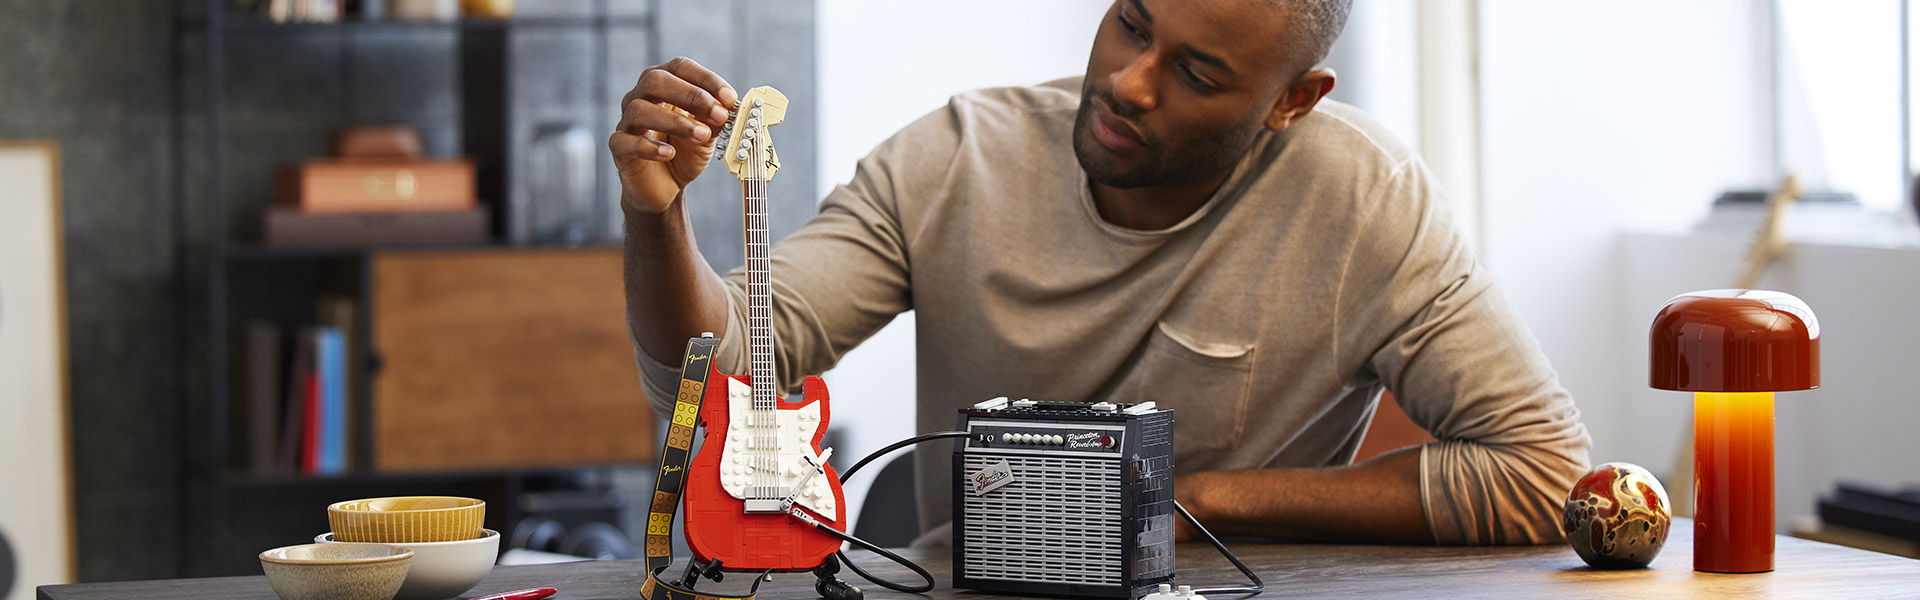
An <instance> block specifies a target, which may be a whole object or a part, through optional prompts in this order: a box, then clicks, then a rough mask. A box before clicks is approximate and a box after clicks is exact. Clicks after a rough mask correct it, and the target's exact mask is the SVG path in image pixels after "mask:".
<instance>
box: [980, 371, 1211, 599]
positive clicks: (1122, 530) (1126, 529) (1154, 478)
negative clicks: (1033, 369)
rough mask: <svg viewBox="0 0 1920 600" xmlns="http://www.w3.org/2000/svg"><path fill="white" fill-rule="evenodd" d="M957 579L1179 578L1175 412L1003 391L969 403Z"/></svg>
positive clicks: (1052, 582) (1121, 584) (1085, 592)
mask: <svg viewBox="0 0 1920 600" xmlns="http://www.w3.org/2000/svg"><path fill="white" fill-rule="evenodd" d="M960 429H961V430H962V431H966V432H968V433H972V434H974V435H973V436H971V437H969V438H967V439H966V440H965V441H963V442H961V443H959V444H957V445H956V448H955V450H954V453H953V474H954V482H953V513H954V515H953V528H954V529H953V578H954V580H953V585H954V587H956V588H969V589H974V590H981V591H989V592H1000V593H1007V594H1016V595H1030V594H1045V595H1057V596H1081V597H1089V598H1139V597H1142V596H1146V595H1147V594H1148V593H1150V592H1152V591H1154V589H1155V588H1157V587H1158V584H1161V583H1166V582H1169V581H1171V580H1172V579H1173V576H1174V572H1173V536H1174V519H1175V518H1176V517H1175V516H1174V504H1173V411H1172V410H1169V409H1160V408H1155V407H1154V405H1153V403H1152V402H1145V403H1141V404H1114V403H1108V402H1093V403H1084V402H1040V401H1034V400H1016V401H1011V402H1009V401H1008V400H1007V399H1006V398H994V399H992V400H988V401H986V402H981V403H979V404H976V405H974V406H973V408H969V409H962V410H961V411H960Z"/></svg>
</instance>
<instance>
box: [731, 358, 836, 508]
mask: <svg viewBox="0 0 1920 600" xmlns="http://www.w3.org/2000/svg"><path fill="white" fill-rule="evenodd" d="M727 382H728V384H727V414H729V415H732V416H733V420H731V421H730V422H728V424H727V439H726V441H724V442H722V445H721V449H720V487H721V488H722V489H725V490H726V491H727V494H728V495H730V496H733V497H735V498H739V499H741V500H747V499H749V498H752V497H753V496H754V492H755V491H756V490H754V489H753V488H755V487H757V486H758V487H772V488H774V489H772V490H759V491H761V492H763V495H771V496H776V497H785V496H786V495H787V494H790V493H792V490H793V487H794V486H795V485H798V484H799V483H800V480H802V479H805V478H806V474H807V473H808V472H811V471H813V467H811V466H809V464H808V462H807V461H808V460H809V459H810V460H812V461H814V462H815V463H818V462H819V461H820V455H819V454H817V453H815V452H814V450H813V438H814V436H815V434H817V433H818V432H819V430H820V404H819V403H817V402H814V403H808V404H807V405H806V406H802V407H800V408H796V409H779V410H775V411H773V412H772V414H773V416H775V417H776V418H777V420H778V425H777V426H776V427H775V428H774V433H772V434H771V435H770V436H769V437H771V438H773V439H772V440H770V441H772V442H774V444H775V448H774V449H773V450H774V451H773V452H772V453H770V455H769V456H768V458H770V459H771V460H772V461H773V462H772V464H756V463H758V462H759V459H757V458H756V456H755V450H756V449H757V448H756V447H755V446H754V444H755V441H756V440H755V436H754V435H753V434H752V431H751V430H752V428H751V427H749V426H748V421H749V420H750V419H751V418H752V417H754V416H756V415H755V414H754V410H753V386H750V385H748V384H746V383H745V382H742V381H740V380H738V379H733V378H727ZM827 486H828V482H827V476H825V475H815V476H814V477H813V478H812V480H810V481H808V482H807V487H806V488H805V489H803V490H801V491H800V493H799V494H797V495H795V496H794V503H796V504H799V505H801V506H804V507H807V508H808V509H810V510H812V511H813V512H814V513H815V514H818V515H820V517H821V518H822V519H825V520H827V521H833V520H834V515H836V514H839V512H838V511H836V510H834V501H833V492H832V490H830V489H829V488H828V487H827Z"/></svg>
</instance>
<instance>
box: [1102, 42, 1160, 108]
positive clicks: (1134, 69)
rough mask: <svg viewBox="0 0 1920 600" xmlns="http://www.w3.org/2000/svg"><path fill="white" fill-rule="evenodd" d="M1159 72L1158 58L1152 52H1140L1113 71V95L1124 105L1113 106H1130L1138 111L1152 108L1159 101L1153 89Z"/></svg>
mask: <svg viewBox="0 0 1920 600" xmlns="http://www.w3.org/2000/svg"><path fill="white" fill-rule="evenodd" d="M1159 72H1160V65H1159V59H1157V58H1155V57H1154V55H1153V54H1152V53H1141V54H1140V56H1139V57H1137V58H1135V59H1134V60H1133V61H1132V62H1129V63H1127V65H1126V66H1124V67H1121V68H1120V70H1118V71H1114V72H1113V97H1114V99H1115V100H1116V101H1118V102H1120V103H1121V104H1123V105H1125V106H1123V107H1115V108H1130V109H1133V110H1134V111H1138V112H1145V111H1149V110H1153V107H1154V106H1157V105H1158V104H1159V103H1160V99H1159V97H1158V92H1157V91H1156V90H1155V89H1154V85H1155V82H1156V81H1157V80H1158V79H1159V76H1158V75H1159Z"/></svg>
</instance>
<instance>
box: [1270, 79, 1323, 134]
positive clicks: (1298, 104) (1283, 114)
mask: <svg viewBox="0 0 1920 600" xmlns="http://www.w3.org/2000/svg"><path fill="white" fill-rule="evenodd" d="M1332 91H1333V69H1315V70H1312V71H1307V72H1305V73H1301V74H1300V76H1299V77H1295V78H1293V81H1292V82H1289V83H1288V84H1287V89H1286V91H1284V92H1281V93H1280V98H1278V99H1276V100H1274V101H1273V109H1272V110H1269V111H1267V118H1266V125H1267V129H1269V130H1272V131H1279V130H1282V129H1286V128H1287V126H1288V125H1292V124H1293V122H1294V121H1298V120H1300V118H1301V117H1305V116H1307V113H1310V112H1313V107H1314V105H1316V104H1319V103H1320V99H1321V98H1325V97H1327V93H1329V92H1332Z"/></svg>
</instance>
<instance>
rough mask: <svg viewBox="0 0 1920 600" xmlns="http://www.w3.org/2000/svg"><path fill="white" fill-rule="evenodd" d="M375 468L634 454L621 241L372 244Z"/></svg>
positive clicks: (641, 454) (648, 454)
mask: <svg viewBox="0 0 1920 600" xmlns="http://www.w3.org/2000/svg"><path fill="white" fill-rule="evenodd" d="M371 268H372V270H373V272H372V277H371V282H372V286H373V291H372V298H373V301H372V315H371V316H372V328H373V335H372V337H373V348H374V351H375V352H377V353H378V355H379V356H380V359H381V368H380V370H379V372H378V373H377V374H376V375H375V379H374V394H373V403H374V407H373V415H374V424H373V430H374V436H375V437H374V440H373V441H374V447H373V456H374V467H375V468H376V469H379V470H382V471H420V470H466V469H485V468H523V467H539V466H559V465H581V464H594V463H607V462H641V461H646V460H648V459H651V458H652V457H653V452H654V448H656V447H657V445H656V443H655V442H654V437H653V427H654V418H653V414H652V411H651V410H650V409H649V408H648V406H647V400H646V397H645V396H644V395H643V394H642V392H641V390H640V379H639V373H638V371H637V370H636V368H635V366H634V358H633V356H634V355H633V348H632V346H631V342H630V341H629V339H630V338H629V337H628V334H627V329H626V318H625V315H626V312H625V311H626V308H625V300H624V297H623V294H622V291H621V273H620V269H621V266H620V251H619V250H618V249H579V250H559V249H554V250H526V249H511V250H487V251H456V252H395V253H382V254H378V255H375V256H374V257H373V259H372V261H371Z"/></svg>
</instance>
